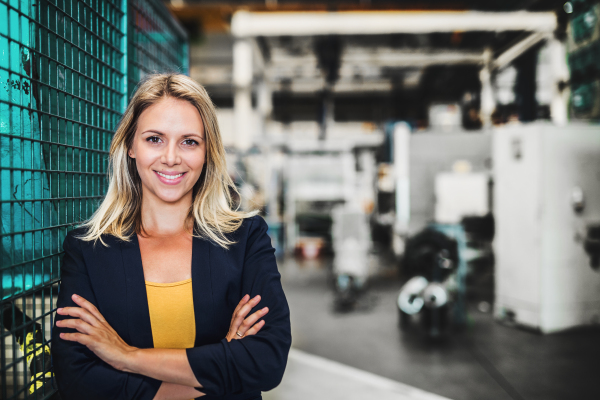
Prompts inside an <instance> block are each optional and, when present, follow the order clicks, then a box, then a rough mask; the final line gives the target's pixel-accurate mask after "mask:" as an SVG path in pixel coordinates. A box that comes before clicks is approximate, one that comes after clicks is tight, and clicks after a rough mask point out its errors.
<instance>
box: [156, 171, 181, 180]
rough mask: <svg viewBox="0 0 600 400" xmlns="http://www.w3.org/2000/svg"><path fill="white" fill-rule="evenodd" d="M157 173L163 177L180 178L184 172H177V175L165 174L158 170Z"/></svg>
mask: <svg viewBox="0 0 600 400" xmlns="http://www.w3.org/2000/svg"><path fill="white" fill-rule="evenodd" d="M156 173H157V174H159V175H160V176H162V177H163V178H167V179H177V178H179V177H180V176H181V175H183V174H177V175H165V174H161V173H160V172H158V171H156Z"/></svg>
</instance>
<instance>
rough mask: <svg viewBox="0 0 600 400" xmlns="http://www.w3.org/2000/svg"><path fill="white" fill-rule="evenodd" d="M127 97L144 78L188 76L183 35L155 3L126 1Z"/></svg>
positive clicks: (164, 8)
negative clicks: (158, 74)
mask: <svg viewBox="0 0 600 400" xmlns="http://www.w3.org/2000/svg"><path fill="white" fill-rule="evenodd" d="M128 15H129V27H128V29H130V31H129V32H128V58H129V69H128V89H129V90H128V93H127V94H128V97H130V96H131V94H132V93H133V91H134V89H135V85H136V84H137V82H139V81H140V79H142V78H143V77H144V76H145V75H146V74H149V73H153V72H159V71H173V72H180V73H183V74H186V75H189V57H188V46H187V40H188V38H187V34H186V33H185V31H184V30H183V29H182V28H181V26H180V25H179V24H178V23H177V22H175V20H174V18H173V17H172V16H171V14H170V12H169V10H168V9H167V8H166V7H165V6H164V5H163V4H162V3H161V2H159V1H158V0H130V1H129V10H128Z"/></svg>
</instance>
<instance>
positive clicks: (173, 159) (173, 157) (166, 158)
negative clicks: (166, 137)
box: [160, 140, 181, 167]
mask: <svg viewBox="0 0 600 400" xmlns="http://www.w3.org/2000/svg"><path fill="white" fill-rule="evenodd" d="M160 162H161V163H163V164H166V165H168V166H169V167H170V166H173V165H177V164H181V156H180V155H179V147H178V146H177V142H176V141H174V140H173V141H170V143H169V144H168V145H167V146H166V147H165V151H164V152H163V154H162V155H161V156H160Z"/></svg>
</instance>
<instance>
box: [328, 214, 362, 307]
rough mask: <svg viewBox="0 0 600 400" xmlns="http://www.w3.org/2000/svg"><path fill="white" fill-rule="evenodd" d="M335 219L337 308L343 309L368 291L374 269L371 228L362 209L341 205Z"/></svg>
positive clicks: (334, 269) (334, 216)
mask: <svg viewBox="0 0 600 400" xmlns="http://www.w3.org/2000/svg"><path fill="white" fill-rule="evenodd" d="M332 217H333V227H332V239H333V250H334V253H335V257H334V259H333V273H334V276H335V282H336V283H335V288H336V295H337V296H336V297H337V298H336V305H337V306H338V307H342V308H343V307H349V306H351V305H352V304H353V303H354V302H355V301H356V299H357V297H358V295H360V293H361V292H362V291H363V289H364V288H365V284H366V282H367V278H368V276H369V269H370V268H369V266H370V265H369V251H370V249H371V238H370V229H369V222H368V217H367V215H366V214H365V212H364V211H363V210H361V209H360V208H358V207H352V206H350V205H344V206H339V207H337V208H335V209H334V210H333V213H332Z"/></svg>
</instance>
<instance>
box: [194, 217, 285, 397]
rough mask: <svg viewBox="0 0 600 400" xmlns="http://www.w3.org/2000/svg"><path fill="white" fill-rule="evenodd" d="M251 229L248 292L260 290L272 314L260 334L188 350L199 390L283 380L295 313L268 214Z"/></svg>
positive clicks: (266, 386)
mask: <svg viewBox="0 0 600 400" xmlns="http://www.w3.org/2000/svg"><path fill="white" fill-rule="evenodd" d="M248 232H249V233H248V238H247V241H246V252H245V258H244V265H243V275H242V281H243V282H242V290H243V293H244V294H246V293H248V294H250V295H251V296H255V295H257V294H260V295H261V302H260V304H259V305H258V306H257V308H256V309H260V308H262V307H265V306H267V307H269V312H268V314H267V315H266V316H265V317H264V318H263V319H264V320H265V325H264V326H263V328H262V329H261V330H260V331H259V332H258V333H257V334H256V335H253V336H248V337H245V338H243V339H240V340H232V341H231V342H227V340H226V339H222V340H221V341H220V342H218V343H215V344H208V345H204V346H200V347H194V348H190V349H187V350H186V352H187V356H188V361H189V363H190V366H191V368H192V371H193V372H194V374H195V376H196V379H197V380H198V382H200V384H201V385H202V386H203V388H202V389H199V390H201V391H202V392H203V393H205V394H207V395H215V396H223V395H228V394H237V393H246V392H252V391H268V390H271V389H273V388H274V387H276V386H277V385H278V384H279V383H280V382H281V379H282V377H283V373H284V371H285V366H286V364H287V358H288V353H289V350H290V346H291V342H292V337H291V332H290V312H289V307H288V303H287V300H286V298H285V295H284V293H283V288H282V287H281V276H280V274H279V271H278V269H277V263H276V261H275V249H273V247H272V246H271V239H270V238H269V236H268V235H267V223H266V222H265V221H264V219H263V218H261V217H253V218H251V225H250V227H249V229H248ZM254 311H255V310H252V311H251V312H254Z"/></svg>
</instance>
